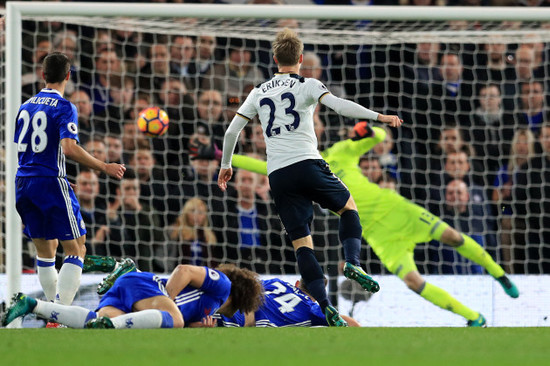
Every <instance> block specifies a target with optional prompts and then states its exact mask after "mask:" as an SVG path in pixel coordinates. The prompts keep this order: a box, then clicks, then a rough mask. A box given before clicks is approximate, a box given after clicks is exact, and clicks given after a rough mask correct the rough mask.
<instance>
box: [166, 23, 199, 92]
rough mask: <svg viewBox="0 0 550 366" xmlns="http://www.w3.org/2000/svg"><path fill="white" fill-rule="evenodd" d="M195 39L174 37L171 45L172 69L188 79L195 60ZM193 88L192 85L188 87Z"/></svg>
mask: <svg viewBox="0 0 550 366" xmlns="http://www.w3.org/2000/svg"><path fill="white" fill-rule="evenodd" d="M195 53H196V46H195V39H194V38H193V37H191V36H185V35H179V34H177V35H174V36H172V42H171V43H170V69H171V70H174V71H175V72H176V73H177V74H178V75H180V76H182V77H184V78H186V77H188V76H189V75H190V73H189V71H190V70H189V66H190V65H191V62H192V61H193V59H194V58H195ZM187 87H191V85H187Z"/></svg>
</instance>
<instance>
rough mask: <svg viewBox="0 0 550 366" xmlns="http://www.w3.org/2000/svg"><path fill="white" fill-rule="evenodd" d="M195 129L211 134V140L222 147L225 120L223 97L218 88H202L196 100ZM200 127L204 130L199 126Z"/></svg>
mask: <svg viewBox="0 0 550 366" xmlns="http://www.w3.org/2000/svg"><path fill="white" fill-rule="evenodd" d="M197 117H198V122H197V127H196V128H197V129H196V130H195V131H196V132H200V133H203V134H207V135H209V136H211V138H212V140H213V142H214V143H215V144H216V146H218V148H220V149H221V148H222V146H223V136H224V134H225V120H224V117H223V98H222V94H221V93H220V92H219V91H218V90H213V89H209V90H204V91H202V93H201V94H200V95H199V99H198V100H197ZM199 127H202V129H204V131H203V130H202V129H201V128H199Z"/></svg>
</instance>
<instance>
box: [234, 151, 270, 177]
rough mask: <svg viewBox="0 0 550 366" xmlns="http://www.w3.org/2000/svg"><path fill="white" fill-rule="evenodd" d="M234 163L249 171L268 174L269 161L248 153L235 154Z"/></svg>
mask: <svg viewBox="0 0 550 366" xmlns="http://www.w3.org/2000/svg"><path fill="white" fill-rule="evenodd" d="M232 164H233V166H234V167H235V168H239V169H244V170H248V171H249V172H253V173H258V174H261V175H267V163H266V162H265V161H263V160H260V159H256V158H253V157H251V156H246V155H239V154H235V155H233V161H232Z"/></svg>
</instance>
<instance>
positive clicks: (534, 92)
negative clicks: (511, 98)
mask: <svg viewBox="0 0 550 366" xmlns="http://www.w3.org/2000/svg"><path fill="white" fill-rule="evenodd" d="M520 90H521V96H520V100H521V112H520V113H518V114H517V115H516V120H517V123H518V125H520V126H522V127H528V128H529V129H530V130H531V131H532V132H533V133H534V134H535V135H538V133H539V130H540V126H541V125H542V124H543V123H544V122H545V121H546V120H547V118H548V110H547V108H546V102H545V93H544V86H543V84H542V83H541V82H539V81H532V82H526V83H522V84H521V86H520Z"/></svg>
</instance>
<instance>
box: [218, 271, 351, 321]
mask: <svg viewBox="0 0 550 366" xmlns="http://www.w3.org/2000/svg"><path fill="white" fill-rule="evenodd" d="M262 285H263V287H264V293H265V302H264V303H263V304H262V305H260V307H259V308H258V310H256V312H254V313H248V314H243V313H242V312H239V311H238V312H236V313H235V315H233V316H232V317H227V316H224V315H221V314H215V315H214V316H213V318H214V320H215V322H214V323H213V324H211V325H217V326H220V327H245V326H246V327H254V326H255V327H313V326H328V325H329V324H328V322H327V320H326V317H325V315H324V314H323V311H322V310H321V307H320V306H319V304H318V303H317V302H315V301H314V299H313V298H311V296H309V294H308V293H307V292H306V289H305V288H304V287H303V284H302V282H301V281H298V282H297V283H296V286H292V285H291V284H290V283H288V282H285V281H283V280H281V279H279V278H273V279H270V280H262ZM341 317H342V318H343V319H344V320H345V321H346V322H347V323H348V325H349V326H352V327H360V326H361V325H360V324H359V323H358V322H357V321H356V320H355V319H353V318H351V317H349V316H345V315H341Z"/></svg>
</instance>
